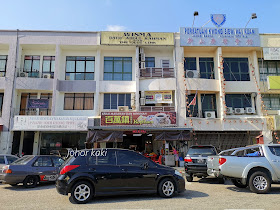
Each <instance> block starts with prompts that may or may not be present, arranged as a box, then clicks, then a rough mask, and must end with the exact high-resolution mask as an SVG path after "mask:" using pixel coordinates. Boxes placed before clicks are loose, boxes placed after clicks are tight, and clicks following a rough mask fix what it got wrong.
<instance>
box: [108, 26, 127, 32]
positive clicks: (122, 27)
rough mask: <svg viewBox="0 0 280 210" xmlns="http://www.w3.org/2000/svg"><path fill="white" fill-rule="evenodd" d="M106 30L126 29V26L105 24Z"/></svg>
mask: <svg viewBox="0 0 280 210" xmlns="http://www.w3.org/2000/svg"><path fill="white" fill-rule="evenodd" d="M106 31H127V28H126V27H125V26H120V25H107V28H106Z"/></svg>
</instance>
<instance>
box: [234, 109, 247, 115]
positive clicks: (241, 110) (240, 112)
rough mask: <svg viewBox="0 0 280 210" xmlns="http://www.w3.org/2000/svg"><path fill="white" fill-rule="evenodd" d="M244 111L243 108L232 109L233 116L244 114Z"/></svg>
mask: <svg viewBox="0 0 280 210" xmlns="http://www.w3.org/2000/svg"><path fill="white" fill-rule="evenodd" d="M244 113H245V110H244V108H235V109H234V114H244Z"/></svg>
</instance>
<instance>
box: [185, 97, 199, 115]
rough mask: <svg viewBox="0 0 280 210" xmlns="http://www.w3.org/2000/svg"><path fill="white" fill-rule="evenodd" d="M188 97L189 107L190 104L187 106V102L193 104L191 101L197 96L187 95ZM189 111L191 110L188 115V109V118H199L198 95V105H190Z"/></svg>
mask: <svg viewBox="0 0 280 210" xmlns="http://www.w3.org/2000/svg"><path fill="white" fill-rule="evenodd" d="M186 97H188V100H187V99H186V105H187V106H189V104H187V101H188V102H189V103H191V101H192V100H193V99H194V97H195V94H190V95H186ZM189 109H190V110H191V112H190V114H189V113H188V108H187V107H186V117H199V110H198V95H196V104H195V105H190V108H189Z"/></svg>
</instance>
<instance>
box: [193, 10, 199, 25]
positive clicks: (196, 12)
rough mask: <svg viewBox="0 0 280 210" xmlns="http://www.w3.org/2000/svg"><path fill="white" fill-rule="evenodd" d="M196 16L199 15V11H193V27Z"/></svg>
mask: <svg viewBox="0 0 280 210" xmlns="http://www.w3.org/2000/svg"><path fill="white" fill-rule="evenodd" d="M195 16H198V11H194V13H193V24H192V27H193V25H194V20H195Z"/></svg>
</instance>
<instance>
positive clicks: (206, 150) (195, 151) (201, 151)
mask: <svg viewBox="0 0 280 210" xmlns="http://www.w3.org/2000/svg"><path fill="white" fill-rule="evenodd" d="M187 154H188V155H215V154H216V152H215V149H214V148H213V147H194V148H190V149H189V150H188V153H187Z"/></svg>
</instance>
